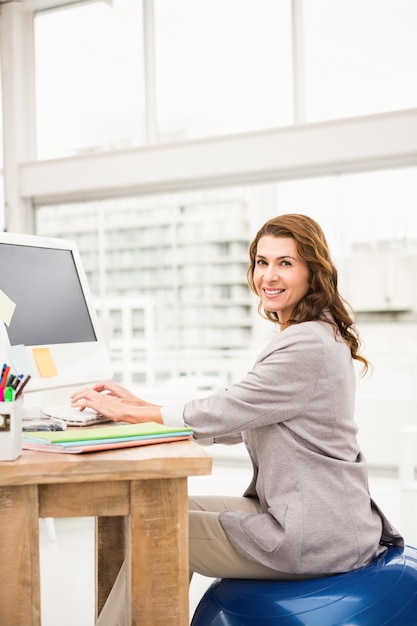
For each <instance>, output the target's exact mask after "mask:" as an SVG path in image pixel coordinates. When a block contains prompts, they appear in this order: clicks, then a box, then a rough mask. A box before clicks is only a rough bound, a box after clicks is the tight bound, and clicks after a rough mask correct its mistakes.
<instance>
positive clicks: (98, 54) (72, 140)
mask: <svg viewBox="0 0 417 626" xmlns="http://www.w3.org/2000/svg"><path fill="white" fill-rule="evenodd" d="M35 60H36V65H35V67H36V99H37V130H38V137H37V141H38V157H39V158H40V159H49V158H54V157H59V156H71V155H74V154H80V153H83V152H89V151H90V152H91V151H100V150H103V149H106V150H109V149H115V148H126V147H131V146H135V145H139V144H142V143H143V141H144V139H143V137H144V89H143V34H142V2H141V0H113V1H112V2H91V3H85V4H79V5H77V4H76V5H75V6H72V7H70V8H63V9H59V10H54V11H46V12H41V13H38V14H37V16H36V18H35Z"/></svg>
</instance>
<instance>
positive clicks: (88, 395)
mask: <svg viewBox="0 0 417 626" xmlns="http://www.w3.org/2000/svg"><path fill="white" fill-rule="evenodd" d="M71 406H75V407H78V408H79V409H80V410H81V411H83V410H84V409H86V408H89V409H93V410H94V411H97V413H100V414H101V415H104V416H105V417H108V418H109V419H111V420H112V421H114V422H132V423H140V422H159V423H162V421H163V420H162V416H161V412H160V410H159V406H158V405H156V404H151V403H150V402H146V401H145V400H142V399H141V398H138V397H137V396H135V395H134V394H132V393H130V392H129V391H127V389H125V388H124V387H122V386H121V385H119V384H117V383H114V382H112V381H104V382H100V383H96V384H95V385H93V386H92V387H86V388H84V389H80V390H79V391H76V392H75V393H73V394H72V396H71Z"/></svg>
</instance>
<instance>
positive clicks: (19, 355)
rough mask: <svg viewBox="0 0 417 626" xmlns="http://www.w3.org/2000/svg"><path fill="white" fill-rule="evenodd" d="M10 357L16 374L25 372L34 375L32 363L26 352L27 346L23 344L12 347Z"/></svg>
mask: <svg viewBox="0 0 417 626" xmlns="http://www.w3.org/2000/svg"><path fill="white" fill-rule="evenodd" d="M9 357H10V360H11V362H12V365H13V367H14V369H15V371H16V372H19V373H23V372H25V373H26V374H32V373H33V371H32V370H33V367H32V363H31V362H30V359H29V356H28V353H27V352H26V346H24V345H23V344H19V345H17V346H10V348H9Z"/></svg>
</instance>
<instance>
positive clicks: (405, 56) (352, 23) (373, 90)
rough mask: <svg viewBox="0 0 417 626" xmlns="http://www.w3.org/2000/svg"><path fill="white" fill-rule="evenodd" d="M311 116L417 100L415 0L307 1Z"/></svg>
mask: <svg viewBox="0 0 417 626" xmlns="http://www.w3.org/2000/svg"><path fill="white" fill-rule="evenodd" d="M303 15H304V23H303V32H304V58H305V95H306V118H307V121H308V122H315V121H319V120H326V119H333V118H341V117H352V116H356V115H369V114H372V113H381V112H386V111H390V110H396V109H407V108H412V107H415V106H417V65H416V62H415V59H416V58H417V37H416V32H417V3H416V2H415V0H366V2H364V1H363V0H337V1H336V2H335V0H314V2H309V1H308V0H307V1H305V2H304V3H303Z"/></svg>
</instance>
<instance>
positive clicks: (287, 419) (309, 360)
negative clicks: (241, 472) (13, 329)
mask: <svg viewBox="0 0 417 626" xmlns="http://www.w3.org/2000/svg"><path fill="white" fill-rule="evenodd" d="M249 252H250V266H249V269H248V281H249V285H250V287H251V289H252V290H253V291H254V292H255V294H257V296H258V297H259V300H260V302H259V310H260V312H261V314H263V315H264V316H266V317H267V318H268V319H269V320H271V321H272V322H273V323H274V324H276V326H277V329H279V331H280V332H278V333H277V334H276V336H275V337H274V338H273V339H272V341H270V343H269V344H268V345H267V346H266V347H265V348H264V349H263V350H262V351H261V353H260V354H259V356H258V358H257V359H256V362H255V364H254V366H253V368H252V370H251V371H250V372H249V373H248V374H247V376H246V377H245V378H244V379H243V380H242V381H241V382H239V383H237V384H235V385H233V386H232V387H231V388H230V389H223V390H220V391H218V392H217V393H214V394H212V395H210V396H208V397H206V398H203V399H198V400H192V401H191V402H188V403H187V404H186V405H185V406H182V407H181V409H180V410H178V408H175V407H160V406H157V405H153V404H150V403H147V402H145V401H143V400H141V399H139V398H137V397H135V396H133V395H132V394H130V393H129V392H127V391H126V390H124V389H123V388H122V387H120V386H119V385H117V384H115V383H112V382H104V383H99V384H97V385H95V386H94V387H93V388H92V389H84V390H82V391H79V392H77V393H75V394H74V395H73V397H72V401H73V405H75V406H79V407H80V408H81V409H83V408H85V407H91V408H92V409H95V410H97V411H99V412H101V413H103V414H104V415H106V416H108V417H109V418H111V419H112V420H114V421H128V422H141V421H159V422H163V423H167V424H181V425H184V424H186V425H188V426H190V427H192V429H193V432H194V437H195V439H196V440H197V441H199V440H200V441H202V440H205V443H207V440H209V442H211V443H213V442H220V443H237V442H240V441H242V440H243V441H244V443H245V445H246V447H247V449H248V452H249V456H250V458H251V461H252V464H253V469H254V473H253V479H252V482H251V484H250V485H249V487H248V489H247V490H246V492H245V494H244V496H243V497H192V498H190V570H191V572H199V573H201V574H204V575H206V576H211V577H238V578H266V579H268V578H269V579H291V578H308V577H314V576H323V575H326V574H334V573H338V572H346V571H349V570H353V569H356V568H359V567H362V566H364V565H366V564H367V563H369V562H370V561H371V560H372V559H374V558H375V557H377V556H378V555H379V554H380V553H381V552H383V551H384V550H386V546H388V545H392V544H395V545H403V540H402V537H401V536H400V535H399V534H398V532H397V531H396V530H395V529H394V528H393V527H392V526H391V525H390V524H389V522H388V520H387V519H386V518H385V516H384V515H383V513H382V512H381V511H380V510H379V508H378V507H377V506H376V504H375V503H374V502H373V501H372V499H371V497H370V495H369V490H368V480H367V468H366V463H365V460H364V458H363V456H362V454H361V452H360V450H359V447H358V443H357V440H356V432H357V428H356V425H355V422H354V405H355V372H354V367H353V361H358V362H360V363H361V364H362V366H363V369H364V372H365V373H366V370H367V368H368V362H367V360H366V359H365V358H364V357H363V356H361V355H360V354H359V336H358V333H357V331H356V329H355V326H354V324H353V320H352V318H351V315H350V313H349V312H348V308H347V305H346V303H345V302H344V300H343V299H342V298H341V296H340V295H339V292H338V285H337V271H336V269H335V267H334V265H333V263H332V261H331V258H330V253H329V249H328V246H327V242H326V239H325V236H324V234H323V232H322V230H321V228H320V226H319V225H318V224H317V223H316V222H315V221H314V220H313V219H311V218H309V217H307V216H305V215H281V216H278V217H276V218H273V219H271V220H270V221H268V222H267V223H266V224H264V226H263V227H262V228H261V229H260V230H259V232H258V233H257V235H256V237H255V238H254V240H253V241H252V243H251V245H250V249H249ZM102 392H104V393H102Z"/></svg>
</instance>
